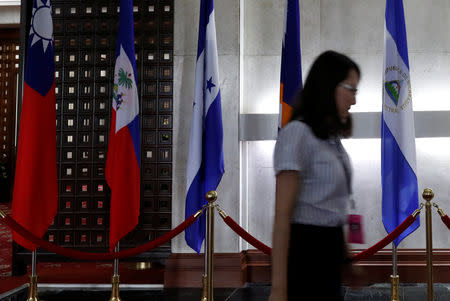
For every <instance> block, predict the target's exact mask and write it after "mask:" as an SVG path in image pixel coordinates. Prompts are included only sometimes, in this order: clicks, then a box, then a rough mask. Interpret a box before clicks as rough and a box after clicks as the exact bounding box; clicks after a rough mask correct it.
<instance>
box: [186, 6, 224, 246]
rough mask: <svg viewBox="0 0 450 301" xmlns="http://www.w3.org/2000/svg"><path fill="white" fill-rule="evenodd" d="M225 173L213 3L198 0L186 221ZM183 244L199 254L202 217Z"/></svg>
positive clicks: (203, 235) (203, 231)
mask: <svg viewBox="0 0 450 301" xmlns="http://www.w3.org/2000/svg"><path fill="white" fill-rule="evenodd" d="M223 173H224V162H223V129H222V107H221V104H220V87H219V66H218V60H217V43H216V26H215V18H214V4H213V0H201V4H200V24H199V29H198V49H197V66H196V69H195V91H194V108H193V112H192V121H191V135H190V145H189V156H188V164H187V175H186V178H187V179H186V190H187V196H186V210H185V216H186V218H188V217H189V216H191V215H192V214H194V213H195V212H196V211H197V210H199V209H201V208H202V206H203V205H205V204H206V199H205V194H206V193H207V192H208V191H209V190H215V189H216V188H217V186H218V185H219V182H220V180H221V179H222V175H223ZM185 235H186V236H185V237H186V242H187V244H188V245H189V246H190V247H191V248H192V249H194V250H195V251H196V252H197V253H200V249H201V246H202V242H203V239H204V238H205V216H204V215H203V216H201V217H200V218H199V219H198V220H197V221H196V222H195V223H194V224H193V225H192V226H190V227H189V228H187V229H186V234H185Z"/></svg>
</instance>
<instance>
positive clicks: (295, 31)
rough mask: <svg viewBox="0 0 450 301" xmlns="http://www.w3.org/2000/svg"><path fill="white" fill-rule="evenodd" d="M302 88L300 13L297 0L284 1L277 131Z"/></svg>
mask: <svg viewBox="0 0 450 301" xmlns="http://www.w3.org/2000/svg"><path fill="white" fill-rule="evenodd" d="M301 88H302V60H301V55H300V13H299V5H298V0H286V9H285V15H284V36H283V47H282V50H281V75H280V115H279V116H278V129H281V128H282V127H284V126H285V125H286V124H287V123H288V122H289V120H290V119H291V115H292V111H293V110H294V102H295V95H296V93H297V91H298V89H301Z"/></svg>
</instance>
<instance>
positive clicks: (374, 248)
mask: <svg viewBox="0 0 450 301" xmlns="http://www.w3.org/2000/svg"><path fill="white" fill-rule="evenodd" d="M223 220H224V222H225V223H226V224H227V225H228V226H229V227H230V228H231V229H232V230H233V231H234V232H236V233H237V234H238V235H239V236H240V237H242V238H243V239H244V240H246V241H247V242H248V243H249V244H251V245H252V246H254V247H255V248H257V249H258V250H260V251H262V252H263V253H265V254H267V255H271V254H272V248H270V247H268V246H267V245H265V244H264V243H262V242H261V241H259V240H257V239H256V238H254V237H253V236H252V235H251V234H250V233H248V232H247V231H245V230H244V229H243V228H242V227H241V226H239V225H238V224H237V223H236V222H235V221H234V220H233V219H232V218H231V217H229V216H227V217H226V218H224V219H223ZM415 220H416V217H414V216H413V215H412V214H411V215H410V216H408V217H407V218H406V219H405V220H404V221H403V222H402V223H401V224H400V225H399V226H398V227H397V228H395V229H394V230H393V231H392V232H391V233H389V234H388V235H387V236H386V237H385V238H383V239H382V240H380V241H379V242H378V243H376V244H375V245H373V246H372V247H370V248H368V249H367V250H364V251H362V252H360V253H358V254H356V255H355V256H354V257H353V258H352V261H353V262H355V261H358V260H362V259H366V258H367V257H370V256H372V255H373V254H375V253H376V252H378V251H379V250H381V249H382V248H384V247H385V246H387V245H388V244H389V243H391V242H392V241H393V240H394V239H396V238H397V237H398V236H399V235H400V234H401V233H402V232H403V231H405V230H406V229H407V228H408V227H409V226H411V224H412V223H413V222H414V221H415ZM443 220H444V219H443ZM446 220H447V222H445V221H444V222H445V223H446V225H447V226H448V227H449V229H450V218H449V217H448V216H447V219H446Z"/></svg>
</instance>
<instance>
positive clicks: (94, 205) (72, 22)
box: [46, 0, 174, 251]
mask: <svg viewBox="0 0 450 301" xmlns="http://www.w3.org/2000/svg"><path fill="white" fill-rule="evenodd" d="M52 8H53V24H54V37H55V72H56V74H55V79H56V97H57V104H56V106H57V118H56V119H57V120H56V123H57V143H58V149H57V150H58V158H59V159H58V171H59V179H58V181H59V192H60V193H59V194H60V197H59V210H58V214H57V217H56V218H55V220H54V222H53V225H52V226H51V227H50V229H49V231H48V232H47V234H46V238H47V239H48V240H49V241H53V242H57V243H58V244H60V245H64V246H68V247H74V248H96V249H105V248H106V247H107V246H108V232H109V231H108V224H109V198H110V192H109V188H108V185H107V184H106V181H105V176H104V168H105V162H106V152H107V145H108V141H107V140H108V133H109V122H110V114H111V112H110V111H111V110H110V106H111V102H112V96H111V95H112V84H111V83H112V82H113V78H114V74H113V72H114V62H115V51H116V50H115V48H116V43H115V41H116V32H117V20H118V2H111V1H92V0H91V1H70V2H69V1H62V0H60V1H53V7H52ZM133 11H134V27H135V51H136V65H137V74H138V91H140V93H139V94H140V95H139V100H140V115H141V213H140V221H139V225H138V226H137V227H136V229H135V230H134V231H132V232H131V233H130V234H129V235H127V236H126V237H125V238H124V239H123V240H122V241H121V247H124V248H126V247H132V246H134V245H136V243H143V242H146V241H148V240H152V239H155V238H156V237H159V236H160V235H162V234H164V233H165V232H167V231H169V230H170V229H171V226H172V225H171V190H172V180H171V179H172V123H173V116H172V107H173V99H172V96H173V91H172V89H173V17H174V15H173V0H141V1H134V8H133ZM159 250H160V251H161V250H167V251H168V250H170V243H169V244H166V245H165V246H163V247H161V248H160V249H159Z"/></svg>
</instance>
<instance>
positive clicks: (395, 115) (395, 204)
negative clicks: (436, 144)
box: [381, 0, 420, 246]
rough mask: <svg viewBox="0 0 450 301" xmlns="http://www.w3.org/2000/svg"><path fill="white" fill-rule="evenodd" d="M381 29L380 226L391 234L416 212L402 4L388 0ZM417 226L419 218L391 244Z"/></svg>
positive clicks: (397, 0) (396, 0)
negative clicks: (382, 46)
mask: <svg viewBox="0 0 450 301" xmlns="http://www.w3.org/2000/svg"><path fill="white" fill-rule="evenodd" d="M385 18H386V20H385V27H384V38H385V40H384V72H383V108H382V110H383V111H382V119H381V185H382V215H383V224H384V227H385V229H386V231H387V232H388V233H391V232H392V231H393V230H394V229H395V228H396V227H397V226H398V225H400V224H401V223H402V222H403V221H404V220H405V219H406V218H407V217H408V216H409V215H410V214H411V213H413V212H414V210H416V209H417V208H419V193H418V187H417V176H416V171H417V169H416V143H415V130H414V112H413V107H412V98H411V80H410V77H409V59H408V45H407V41H406V27H405V15H404V13H403V2H402V0H387V1H386V12H385ZM419 226H420V221H419V218H417V219H416V220H415V221H414V223H413V224H412V225H411V226H409V228H408V229H406V230H405V231H404V232H403V233H402V234H400V236H399V237H398V238H397V239H396V240H394V243H395V245H396V246H398V245H399V244H400V242H401V241H402V240H403V239H404V238H405V237H406V236H408V235H409V234H410V233H412V232H413V231H414V230H416V229H417V228H418V227H419Z"/></svg>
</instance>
